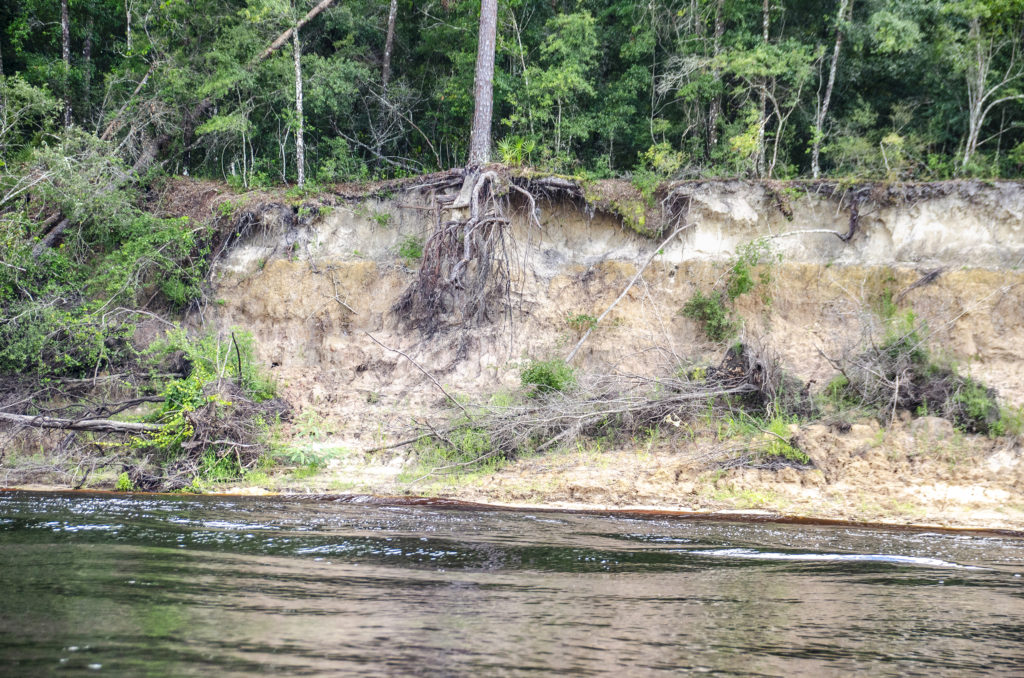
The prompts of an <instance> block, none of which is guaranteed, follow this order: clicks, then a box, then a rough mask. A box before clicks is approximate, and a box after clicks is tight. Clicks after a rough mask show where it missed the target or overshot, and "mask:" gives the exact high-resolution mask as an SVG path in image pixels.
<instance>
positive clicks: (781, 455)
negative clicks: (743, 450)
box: [719, 411, 811, 464]
mask: <svg viewBox="0 0 1024 678" xmlns="http://www.w3.org/2000/svg"><path fill="white" fill-rule="evenodd" d="M795 423H798V422H797V420H796V419H795V418H793V417H786V416H784V415H781V414H778V413H775V414H773V415H771V416H766V417H753V416H751V415H749V414H747V413H746V412H742V411H741V412H740V413H739V414H738V415H732V416H728V417H726V418H725V419H724V420H723V421H722V422H721V423H720V424H719V435H721V436H739V437H745V438H753V439H757V440H758V441H759V442H760V443H762V449H760V450H759V451H758V453H757V455H756V459H757V460H759V461H762V462H763V461H776V460H784V461H790V462H795V463H797V464H810V463H811V459H810V457H808V456H807V454H806V453H804V452H803V451H801V450H800V449H799V448H797V447H795V446H794V445H793V444H792V442H791V439H792V436H793V434H792V432H791V431H790V426H791V425H792V424H795Z"/></svg>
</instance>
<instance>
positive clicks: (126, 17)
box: [124, 0, 132, 54]
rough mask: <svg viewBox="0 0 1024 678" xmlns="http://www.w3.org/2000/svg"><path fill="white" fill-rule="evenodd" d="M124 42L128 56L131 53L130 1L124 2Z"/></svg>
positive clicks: (125, 0)
mask: <svg viewBox="0 0 1024 678" xmlns="http://www.w3.org/2000/svg"><path fill="white" fill-rule="evenodd" d="M124 42H125V49H126V51H127V52H128V54H131V53H132V6H131V0H124Z"/></svg>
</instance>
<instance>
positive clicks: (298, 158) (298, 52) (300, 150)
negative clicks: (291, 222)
mask: <svg viewBox="0 0 1024 678" xmlns="http://www.w3.org/2000/svg"><path fill="white" fill-rule="evenodd" d="M292 45H293V47H294V52H295V114H296V116H297V117H298V126H297V127H296V129H295V171H296V174H297V176H298V179H297V180H296V181H297V183H298V185H299V186H302V185H303V184H304V183H305V182H306V144H305V141H304V140H303V137H302V126H303V123H302V46H301V45H300V44H299V31H298V29H296V30H295V32H294V33H292Z"/></svg>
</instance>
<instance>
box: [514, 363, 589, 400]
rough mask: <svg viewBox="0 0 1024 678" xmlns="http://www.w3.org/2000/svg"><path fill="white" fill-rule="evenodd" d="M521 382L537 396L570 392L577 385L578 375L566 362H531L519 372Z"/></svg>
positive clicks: (532, 394)
mask: <svg viewBox="0 0 1024 678" xmlns="http://www.w3.org/2000/svg"><path fill="white" fill-rule="evenodd" d="M519 381H520V383H521V384H522V385H523V386H524V387H527V388H530V395H531V396H537V395H544V394H547V393H552V392H555V391H567V390H569V389H570V388H572V387H573V386H575V385H576V373H575V370H573V368H572V366H570V365H568V364H566V362H565V361H564V360H559V359H557V358H556V359H552V360H531V361H530V362H529V363H528V364H527V365H526V366H525V367H524V368H523V369H522V370H521V371H520V372H519Z"/></svg>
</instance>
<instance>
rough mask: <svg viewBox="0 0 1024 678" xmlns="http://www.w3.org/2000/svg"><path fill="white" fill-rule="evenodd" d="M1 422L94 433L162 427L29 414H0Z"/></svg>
mask: <svg viewBox="0 0 1024 678" xmlns="http://www.w3.org/2000/svg"><path fill="white" fill-rule="evenodd" d="M0 421H9V422H11V423H13V424H18V425H21V426H30V427H32V428H52V429H61V430H65V431H94V432H96V433H156V432H157V431H159V430H160V429H161V428H162V427H161V426H160V425H159V424H143V423H139V422H133V421H114V420H113V419H77V420H76V419H56V418H53V417H34V416H32V415H28V414H10V413H7V412H0Z"/></svg>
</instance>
